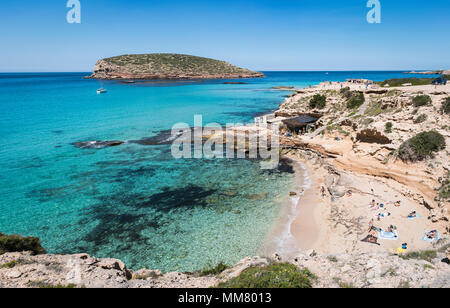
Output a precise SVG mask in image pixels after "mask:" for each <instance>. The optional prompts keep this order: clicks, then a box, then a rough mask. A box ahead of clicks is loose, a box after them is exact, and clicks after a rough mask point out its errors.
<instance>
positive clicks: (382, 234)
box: [378, 230, 398, 240]
mask: <svg viewBox="0 0 450 308" xmlns="http://www.w3.org/2000/svg"><path fill="white" fill-rule="evenodd" d="M378 238H381V239H383V240H397V239H398V233H397V230H394V232H387V231H383V230H380V231H378Z"/></svg>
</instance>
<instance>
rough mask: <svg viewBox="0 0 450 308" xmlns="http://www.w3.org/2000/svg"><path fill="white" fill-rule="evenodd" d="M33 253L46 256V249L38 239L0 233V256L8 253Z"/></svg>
mask: <svg viewBox="0 0 450 308" xmlns="http://www.w3.org/2000/svg"><path fill="white" fill-rule="evenodd" d="M22 251H31V252H32V253H33V254H35V255H37V254H44V253H45V249H44V248H42V246H41V241H40V240H39V238H37V237H32V236H28V237H22V236H20V235H5V234H2V233H0V255H1V254H4V253H7V252H22Z"/></svg>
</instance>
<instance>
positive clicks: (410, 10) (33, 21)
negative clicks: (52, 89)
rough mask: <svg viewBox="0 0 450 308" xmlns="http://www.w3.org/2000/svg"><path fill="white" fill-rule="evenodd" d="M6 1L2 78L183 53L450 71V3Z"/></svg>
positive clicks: (316, 65) (0, 22) (289, 64)
mask: <svg viewBox="0 0 450 308" xmlns="http://www.w3.org/2000/svg"><path fill="white" fill-rule="evenodd" d="M80 2H81V18H82V19H81V24H68V23H67V21H66V13H67V12H68V10H69V9H68V8H66V3H67V0H40V1H35V0H21V1H17V0H1V1H0V41H1V47H0V55H1V57H0V71H2V72H13V71H30V72H33V71H34V72H35V71H40V72H44V71H91V70H92V68H93V65H94V64H95V62H96V61H97V60H98V59H100V58H104V57H109V56H115V55H121V54H130V53H152V52H175V53H185V54H192V55H198V56H205V57H211V58H216V59H222V60H226V61H229V62H231V63H233V64H235V65H239V66H243V67H248V68H251V69H255V70H405V69H439V68H445V69H450V56H449V54H450V52H449V50H450V35H449V32H448V31H449V29H450V1H448V0H435V1H419V0H395V1H394V0H380V2H381V5H382V11H381V12H382V23H381V24H369V23H368V22H367V21H366V15H367V12H368V11H369V9H368V8H367V7H366V3H367V0H334V1H331V0H296V1H288V0H272V1H268V0H251V1H245V0H240V1H236V0H227V1H213V0H210V1H197V0H189V1H188V0H184V1H172V0H159V1H152V0H146V1H143V0H142V1H140V0H136V1H132V0H129V1H122V0H80Z"/></svg>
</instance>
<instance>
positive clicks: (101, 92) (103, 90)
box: [97, 88, 108, 94]
mask: <svg viewBox="0 0 450 308" xmlns="http://www.w3.org/2000/svg"><path fill="white" fill-rule="evenodd" d="M107 92H108V91H107V90H106V89H103V88H100V89H98V90H97V94H103V93H107Z"/></svg>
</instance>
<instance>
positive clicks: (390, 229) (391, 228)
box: [387, 225, 397, 233]
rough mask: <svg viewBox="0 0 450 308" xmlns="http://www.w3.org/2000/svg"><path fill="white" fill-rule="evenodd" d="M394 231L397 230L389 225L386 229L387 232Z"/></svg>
mask: <svg viewBox="0 0 450 308" xmlns="http://www.w3.org/2000/svg"><path fill="white" fill-rule="evenodd" d="M395 230H397V227H396V226H393V225H390V226H389V228H388V229H387V232H390V233H394V231H395Z"/></svg>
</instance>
